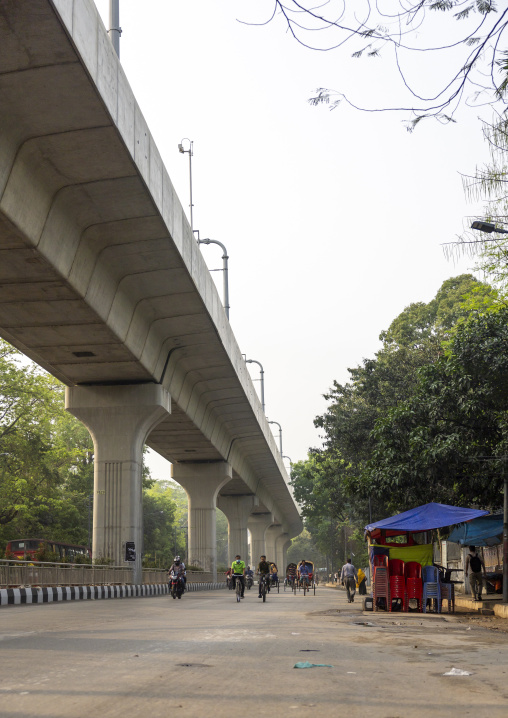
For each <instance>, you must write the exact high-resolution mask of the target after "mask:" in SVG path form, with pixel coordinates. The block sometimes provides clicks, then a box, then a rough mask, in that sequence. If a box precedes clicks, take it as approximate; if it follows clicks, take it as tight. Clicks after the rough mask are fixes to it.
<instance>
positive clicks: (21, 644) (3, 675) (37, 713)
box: [0, 588, 508, 718]
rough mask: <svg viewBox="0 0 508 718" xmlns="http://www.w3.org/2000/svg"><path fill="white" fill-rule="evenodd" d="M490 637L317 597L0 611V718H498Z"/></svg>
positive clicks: (504, 662) (205, 597)
mask: <svg viewBox="0 0 508 718" xmlns="http://www.w3.org/2000/svg"><path fill="white" fill-rule="evenodd" d="M357 622H360V623H362V622H370V623H374V624H375V625H374V626H368V625H358V624H357ZM501 624H502V620H501V619H496V620H495V621H492V622H491V623H490V624H487V625H490V626H491V628H490V629H489V628H486V627H484V626H483V625H481V626H480V625H478V622H477V621H472V620H469V619H468V618H467V617H464V616H462V617H457V616H452V617H448V616H447V615H446V616H442V617H437V616H428V617H421V616H415V615H411V616H409V617H407V616H403V615H401V614H391V615H386V614H383V615H382V614H372V613H369V614H362V613H361V610H360V606H359V604H358V603H355V604H351V605H349V604H348V603H347V602H346V600H345V598H344V594H343V593H342V592H339V591H335V590H333V589H326V588H320V589H318V591H317V594H316V596H312V595H310V596H307V597H305V598H304V597H303V596H302V595H297V596H296V597H295V596H293V595H292V594H290V593H286V594H284V593H280V594H279V595H276V594H275V595H273V594H270V596H269V597H268V600H267V602H266V603H265V604H263V603H262V602H261V601H259V600H258V599H257V597H256V594H255V593H254V591H250V592H248V591H246V598H245V600H244V601H242V603H241V604H240V605H237V604H236V603H235V601H234V594H233V593H232V592H225V591H209V592H206V593H205V592H203V593H191V594H188V595H185V596H184V597H183V599H182V600H181V601H173V600H172V599H171V598H169V597H166V596H164V597H154V598H140V599H124V600H120V599H117V600H104V601H90V602H70V603H64V604H48V605H43V606H20V607H2V608H1V609H0V640H1V651H0V716H1V717H2V718H4V717H7V716H8V717H9V718H41V717H43V716H44V717H45V716H51V717H52V718H60V717H65V718H71V716H72V718H76V717H77V718H81V717H82V716H83V718H84V717H85V716H101V718H109V717H112V716H115V717H116V716H134V717H137V716H143V717H145V716H146V718H152V717H153V718H159V717H161V718H168V716H175V715H176V716H178V715H182V716H185V717H186V718H194V717H196V718H197V717H198V716H199V718H207V717H208V716H214V717H215V716H216V717H218V718H221V717H222V716H227V717H228V718H231V716H233V715H234V714H235V713H236V712H237V710H238V712H239V713H240V714H241V715H242V716H246V715H255V716H259V715H262V716H264V715H266V716H276V717H279V716H283V715H284V716H285V715H288V716H298V715H300V714H302V713H303V712H305V713H306V714H312V715H313V716H321V715H322V716H325V715H326V716H348V717H351V718H356V717H357V716H358V717H359V716H362V718H364V717H365V716H368V715H371V716H376V718H411V717H413V716H418V717H421V718H427V717H428V716H438V717H439V716H452V715H453V716H456V715H461V716H475V718H482V717H483V716H488V717H489V718H497V717H498V716H499V717H501V716H503V718H506V715H507V714H508V709H507V705H508V633H505V632H503V631H502V630H492V628H495V627H496V626H498V627H499V626H501ZM502 627H504V624H503V626H502ZM304 649H311V651H309V652H304ZM307 660H308V661H311V662H313V663H329V664H332V666H333V667H332V668H312V669H305V670H295V669H294V668H293V666H294V664H295V663H296V662H297V661H307ZM453 667H456V668H461V669H465V670H468V671H470V672H472V675H471V676H465V677H445V676H443V673H445V672H446V671H449V670H450V669H451V668H453ZM239 701H240V703H239Z"/></svg>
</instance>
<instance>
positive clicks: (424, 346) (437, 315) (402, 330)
mask: <svg viewBox="0 0 508 718" xmlns="http://www.w3.org/2000/svg"><path fill="white" fill-rule="evenodd" d="M473 290H476V291H477V292H478V296H486V295H488V294H489V293H490V292H491V288H490V287H489V286H488V285H486V284H483V283H481V282H478V281H477V280H476V279H475V278H474V277H472V276H471V275H461V276H459V277H454V278H452V279H448V280H446V281H445V282H444V283H443V285H442V286H441V288H440V289H439V291H438V292H437V294H436V296H435V298H434V299H433V300H432V301H430V302H429V303H428V304H425V303H423V302H419V303H415V304H411V305H409V306H408V307H406V309H404V311H403V312H401V314H400V315H399V316H398V317H396V318H395V319H394V321H393V322H392V323H391V325H390V326H389V328H388V329H387V330H386V331H384V332H382V333H381V336H380V339H381V340H382V342H383V346H382V348H381V350H380V351H379V352H378V353H377V354H376V356H375V358H374V359H365V360H364V361H363V363H362V364H361V365H360V366H358V367H355V368H353V369H350V370H349V372H350V375H351V381H350V382H349V383H347V384H344V385H341V384H339V383H337V382H334V385H333V387H332V389H331V390H330V392H329V393H328V394H326V395H325V398H326V399H327V400H328V401H329V402H330V404H329V406H328V409H327V411H326V412H325V413H324V414H323V415H321V416H319V417H317V418H316V419H315V422H314V423H315V425H316V426H317V427H318V428H320V429H322V430H323V440H324V450H325V452H326V453H328V454H329V455H336V456H337V455H338V456H340V457H341V460H342V464H341V468H340V472H337V476H339V475H340V486H341V492H342V493H343V494H345V495H347V496H348V497H350V498H353V497H355V498H356V500H357V501H356V502H355V504H354V507H355V510H356V512H357V513H359V515H361V517H362V519H361V520H362V521H364V525H365V523H367V521H368V520H369V515H372V516H373V517H376V516H384V515H387V511H389V510H390V509H391V500H390V497H389V496H386V495H384V494H380V493H379V492H373V491H371V482H370V479H369V478H368V474H367V466H368V464H369V462H370V460H371V458H372V455H373V452H374V451H375V449H376V445H377V437H376V436H375V435H374V433H373V431H374V428H375V426H376V422H378V420H381V419H382V417H384V416H385V415H386V414H387V412H389V411H390V410H392V409H393V408H394V407H396V406H397V405H398V404H399V403H400V402H402V401H404V400H406V399H407V398H408V397H411V396H412V395H413V393H414V391H415V390H416V387H417V385H418V370H420V369H421V368H422V367H425V366H429V365H432V364H434V363H435V362H437V361H438V359H439V357H440V356H441V355H442V354H443V352H444V349H443V346H442V342H443V341H445V340H449V339H450V337H451V336H452V334H453V331H454V330H455V328H456V327H457V326H458V325H459V324H460V323H461V322H464V321H465V319H466V317H467V315H468V313H469V312H470V309H469V308H468V307H467V306H466V305H465V304H464V302H465V298H466V297H468V296H470V294H471V292H472V291H473ZM332 484H333V480H332V481H331V483H330V485H332ZM368 498H370V506H369V505H368V503H366V501H367V499H368ZM369 508H370V512H369ZM346 513H347V514H348V515H350V514H351V511H350V510H348V511H347V512H346ZM337 518H339V519H341V518H342V517H341V516H337Z"/></svg>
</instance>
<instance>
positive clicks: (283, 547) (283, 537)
mask: <svg viewBox="0 0 508 718" xmlns="http://www.w3.org/2000/svg"><path fill="white" fill-rule="evenodd" d="M290 546H291V541H290V539H289V536H288V534H286V533H283V534H280V536H278V537H277V539H276V541H275V555H276V556H277V561H276V563H277V566H278V568H279V576H280V577H283V576H284V575H285V572H286V554H287V550H288V548H289V547H290Z"/></svg>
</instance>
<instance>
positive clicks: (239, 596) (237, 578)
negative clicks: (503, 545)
mask: <svg viewBox="0 0 508 718" xmlns="http://www.w3.org/2000/svg"><path fill="white" fill-rule="evenodd" d="M233 582H234V584H235V587H236V601H237V603H240V601H241V599H242V582H241V580H240V576H234V577H233Z"/></svg>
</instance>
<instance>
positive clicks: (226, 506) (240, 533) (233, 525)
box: [217, 496, 254, 566]
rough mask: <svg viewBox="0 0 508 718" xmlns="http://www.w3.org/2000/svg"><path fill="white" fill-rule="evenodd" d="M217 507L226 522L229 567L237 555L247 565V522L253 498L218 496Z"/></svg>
mask: <svg viewBox="0 0 508 718" xmlns="http://www.w3.org/2000/svg"><path fill="white" fill-rule="evenodd" d="M217 506H218V507H219V509H220V510H221V511H222V512H223V513H224V514H225V516H226V518H227V520H228V560H229V565H230V566H231V563H232V561H233V560H234V558H235V556H236V554H237V553H239V554H240V556H241V557H242V560H243V561H245V563H249V555H248V551H249V548H248V538H247V521H248V519H249V516H250V513H251V511H252V509H253V508H254V496H219V497H218V499H217Z"/></svg>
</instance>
